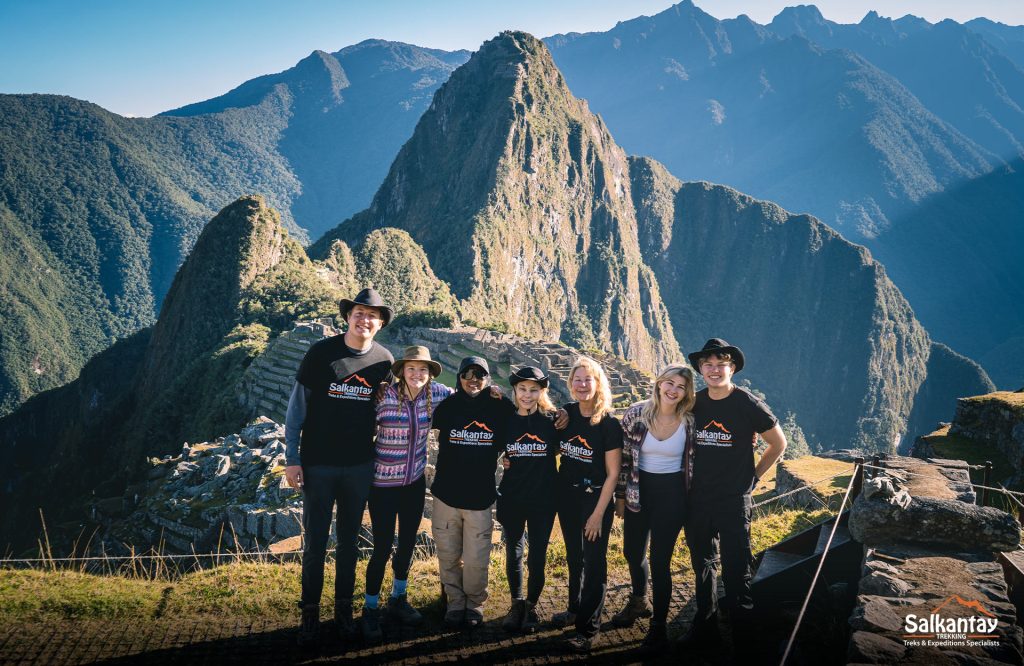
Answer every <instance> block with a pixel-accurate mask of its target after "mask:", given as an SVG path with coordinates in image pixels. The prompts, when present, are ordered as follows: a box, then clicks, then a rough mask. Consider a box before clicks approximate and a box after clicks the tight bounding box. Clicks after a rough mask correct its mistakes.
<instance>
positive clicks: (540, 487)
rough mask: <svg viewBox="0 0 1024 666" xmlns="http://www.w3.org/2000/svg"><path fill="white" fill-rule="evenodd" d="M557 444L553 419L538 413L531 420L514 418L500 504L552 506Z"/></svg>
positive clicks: (515, 416) (506, 444)
mask: <svg viewBox="0 0 1024 666" xmlns="http://www.w3.org/2000/svg"><path fill="white" fill-rule="evenodd" d="M558 444H559V437H558V431H557V430H555V424H554V420H553V419H552V418H551V417H549V416H544V415H543V414H541V413H540V412H539V411H536V412H534V413H533V414H530V415H528V416H521V415H520V414H519V413H515V414H513V415H512V418H510V419H509V423H508V431H507V432H506V434H505V456H506V457H507V458H508V459H509V462H510V463H511V465H510V466H509V468H508V469H507V470H505V474H504V476H502V477H501V485H500V486H499V487H498V494H499V495H501V500H500V501H501V502H512V503H514V504H516V505H517V506H538V505H547V504H553V503H554V501H555V500H554V496H553V494H554V489H555V477H556V475H557V473H558V469H557V466H556V465H555V456H557V455H558Z"/></svg>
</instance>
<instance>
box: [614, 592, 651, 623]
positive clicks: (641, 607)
mask: <svg viewBox="0 0 1024 666" xmlns="http://www.w3.org/2000/svg"><path fill="white" fill-rule="evenodd" d="M653 614H654V613H653V611H652V610H651V605H650V604H649V603H647V595H645V594H631V595H629V599H628V600H627V601H626V605H625V606H623V607H622V610H620V611H619V612H618V613H616V614H615V615H612V624H614V625H615V626H616V627H623V628H625V627H632V626H633V624H634V623H635V622H636V621H637V620H639V619H640V618H644V617H650V616H651V615H653Z"/></svg>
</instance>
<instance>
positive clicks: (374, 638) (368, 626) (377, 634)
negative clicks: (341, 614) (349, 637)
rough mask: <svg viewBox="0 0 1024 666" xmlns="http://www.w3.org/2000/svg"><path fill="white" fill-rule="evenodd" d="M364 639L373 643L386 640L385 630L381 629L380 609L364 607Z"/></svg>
mask: <svg viewBox="0 0 1024 666" xmlns="http://www.w3.org/2000/svg"><path fill="white" fill-rule="evenodd" d="M362 625H363V626H362V628H363V640H364V641H366V642H367V643H370V644H371V645H373V644H376V643H380V642H381V641H382V640H384V632H382V631H381V630H380V609H379V608H366V607H365V606H364V607H363V621H362Z"/></svg>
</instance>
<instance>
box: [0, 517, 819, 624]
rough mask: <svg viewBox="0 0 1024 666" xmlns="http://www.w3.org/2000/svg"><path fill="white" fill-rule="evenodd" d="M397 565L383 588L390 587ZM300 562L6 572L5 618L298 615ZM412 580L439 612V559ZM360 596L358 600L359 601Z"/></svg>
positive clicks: (361, 569) (556, 557) (614, 558)
mask: <svg viewBox="0 0 1024 666" xmlns="http://www.w3.org/2000/svg"><path fill="white" fill-rule="evenodd" d="M825 516H826V513H825V512H824V511H817V512H806V511H786V512H781V513H773V514H769V515H765V516H762V517H760V518H758V519H756V520H755V521H754V524H753V527H752V530H751V536H752V541H753V545H754V550H755V551H757V550H762V549H764V548H767V547H768V546H769V545H771V544H773V543H775V542H777V541H779V540H781V539H783V538H785V537H786V536H788V535H790V534H793V533H795V532H797V531H800V530H802V529H805V528H806V527H808V526H809V525H811V524H813V523H815V522H820V521H822V520H824V518H825ZM366 562H367V560H362V561H360V562H359V564H358V567H357V572H356V575H357V582H356V589H357V590H358V589H360V588H361V587H362V584H361V582H360V581H361V580H362V578H363V575H364V573H365V568H366ZM672 570H673V575H674V578H675V581H676V583H677V584H678V583H681V582H683V581H690V580H692V573H691V569H690V555H689V551H688V550H687V548H686V545H685V543H684V542H683V540H682V539H680V541H679V544H678V545H677V546H676V552H675V555H674V557H673V560H672ZM333 572H334V567H332V566H328V567H327V568H326V580H325V584H324V589H325V591H326V592H327V593H326V594H325V595H324V599H323V608H324V611H323V612H324V613H325V614H329V612H330V611H331V609H332V607H333V594H332V593H331V592H330V591H331V590H332V589H333ZM390 575H391V573H390V569H389V570H388V574H387V576H388V578H387V579H386V580H385V583H384V587H383V589H384V590H388V589H390V584H391V583H390ZM566 577H567V570H566V565H565V545H564V542H563V541H562V539H561V535H560V534H559V531H558V528H557V527H556V528H555V530H554V534H553V535H552V543H551V545H550V547H549V549H548V584H547V590H548V593H549V594H552V593H554V594H561V592H560V589H561V588H562V587H563V586H564V581H565V580H566ZM608 577H609V579H610V580H611V581H615V582H620V583H621V582H625V581H628V580H629V572H628V569H627V567H626V561H625V559H624V558H623V556H622V523H621V522H618V521H617V522H616V523H615V526H614V527H613V528H612V538H611V544H610V545H609V548H608ZM299 578H300V567H299V565H298V564H297V563H285V564H277V563H258V562H247V563H232V564H227V565H224V566H221V567H218V568H216V569H211V570H205V571H199V572H194V573H189V574H185V575H183V576H173V575H158V576H156V577H155V578H153V577H145V576H142V575H139V574H137V573H133V572H132V571H131V570H130V568H128V569H125V570H122V571H121V572H120V573H118V574H115V575H95V574H87V573H83V572H80V571H75V570H55V571H36V570H11V569H3V570H0V622H5V623H6V622H16V621H17V622H25V621H30V622H34V621H46V620H53V619H63V618H75V619H85V618H94V619H95V618H124V617H130V616H136V617H161V616H169V617H191V616H215V615H216V616H224V615H227V616H232V617H248V618H281V619H287V618H292V617H294V616H295V614H296V610H295V601H296V600H297V599H298V598H299ZM409 578H410V580H411V584H410V591H409V594H410V600H411V601H412V603H413V604H414V605H416V606H418V607H420V608H425V609H427V612H428V613H433V614H437V615H439V614H440V602H439V600H438V594H437V592H438V589H439V580H438V576H437V564H436V561H435V560H434V558H432V557H430V558H422V559H421V558H417V559H416V560H415V561H414V562H413V566H412V570H411V572H410V575H409ZM490 587H491V594H492V598H493V599H494V602H493V603H491V604H489V605H488V616H489V617H491V616H495V617H496V616H498V615H500V614H502V613H504V612H505V610H506V609H505V603H504V602H505V600H507V598H508V592H507V590H508V583H507V580H506V578H505V557H504V551H503V550H502V549H496V550H495V551H494V552H493V554H492V556H491V585H490ZM358 603H359V600H358V599H357V604H358Z"/></svg>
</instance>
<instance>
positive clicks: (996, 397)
mask: <svg viewBox="0 0 1024 666" xmlns="http://www.w3.org/2000/svg"><path fill="white" fill-rule="evenodd" d="M964 400H967V401H968V402H980V403H985V402H997V403H1000V404H1004V405H1009V406H1011V407H1024V391H995V392H993V393H986V394H985V395H975V396H971V397H970V398H964Z"/></svg>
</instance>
